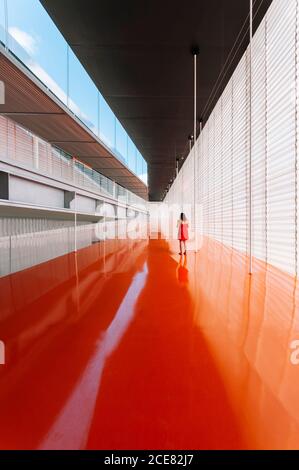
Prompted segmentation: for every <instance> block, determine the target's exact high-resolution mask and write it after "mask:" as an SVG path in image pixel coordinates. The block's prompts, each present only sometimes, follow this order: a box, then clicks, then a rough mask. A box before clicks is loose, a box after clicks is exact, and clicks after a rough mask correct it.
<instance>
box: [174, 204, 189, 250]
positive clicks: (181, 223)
mask: <svg viewBox="0 0 299 470" xmlns="http://www.w3.org/2000/svg"><path fill="white" fill-rule="evenodd" d="M177 226H178V229H179V230H178V239H179V242H180V255H182V254H183V250H182V247H184V255H185V254H186V240H188V238H189V235H188V220H187V217H186V216H185V214H184V212H182V213H181V215H180V219H179V220H178V223H177Z"/></svg>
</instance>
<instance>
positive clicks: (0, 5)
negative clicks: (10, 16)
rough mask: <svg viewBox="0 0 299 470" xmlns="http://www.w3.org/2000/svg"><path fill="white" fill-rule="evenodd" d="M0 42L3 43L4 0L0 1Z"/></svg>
mask: <svg viewBox="0 0 299 470" xmlns="http://www.w3.org/2000/svg"><path fill="white" fill-rule="evenodd" d="M0 41H1V42H2V43H3V44H4V43H5V13H4V0H0Z"/></svg>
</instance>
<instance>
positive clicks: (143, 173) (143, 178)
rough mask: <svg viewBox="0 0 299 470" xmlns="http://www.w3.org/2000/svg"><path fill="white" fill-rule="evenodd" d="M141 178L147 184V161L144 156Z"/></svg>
mask: <svg viewBox="0 0 299 470" xmlns="http://www.w3.org/2000/svg"><path fill="white" fill-rule="evenodd" d="M141 179H142V181H143V182H144V183H145V184H147V163H146V161H145V160H144V158H143V159H142V178H141Z"/></svg>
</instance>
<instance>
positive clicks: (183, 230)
mask: <svg viewBox="0 0 299 470" xmlns="http://www.w3.org/2000/svg"><path fill="white" fill-rule="evenodd" d="M188 238H189V235H188V224H187V223H182V222H181V223H180V225H179V233H178V239H179V240H180V241H182V242H184V241H186V240H188Z"/></svg>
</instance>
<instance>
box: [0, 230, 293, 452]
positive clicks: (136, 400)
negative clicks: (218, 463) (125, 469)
mask: <svg viewBox="0 0 299 470" xmlns="http://www.w3.org/2000/svg"><path fill="white" fill-rule="evenodd" d="M247 265H248V260H247V259H246V257H245V256H244V255H242V254H240V253H239V252H237V251H235V250H232V249H230V248H228V247H225V246H224V245H221V244H220V243H217V242H215V241H212V240H209V239H205V240H204V243H203V247H202V249H201V250H200V251H199V252H198V253H197V254H194V253H191V252H190V253H188V255H187V258H186V259H185V258H183V259H180V258H179V256H178V255H173V254H172V253H171V251H170V250H169V246H168V244H167V243H166V241H164V240H150V241H149V243H148V244H147V242H133V241H110V242H107V243H105V244H103V243H99V244H96V245H94V246H92V247H89V248H87V249H83V250H81V251H79V252H78V253H77V255H74V254H71V255H67V256H64V257H61V258H57V259H55V260H52V261H50V262H48V263H43V264H42V265H39V266H36V267H34V268H31V269H29V270H25V271H22V272H20V273H16V274H13V275H12V276H7V277H5V278H2V279H0V298H1V315H0V331H1V340H3V341H4V342H5V346H6V357H7V361H6V362H7V363H6V365H5V366H1V367H0V415H1V422H0V448H50V449H51V448H78V449H79V448H88V449H105V448H106V449H108V448H109V449H133V448H136V449H138V448H143V449H184V448H186V449H190V448H191V449H239V448H242V449H245V448H252V449H254V448H273V449H277V448H298V447H299V444H298V443H299V424H298V423H299V405H298V402H297V397H298V391H299V366H297V367H296V366H294V364H292V363H291V361H290V354H291V350H290V342H291V341H293V340H296V339H299V322H298V301H297V298H298V289H297V283H296V281H295V279H294V278H292V277H291V276H289V275H287V274H285V273H282V272H281V271H279V270H277V269H275V268H273V267H271V266H268V265H266V264H265V263H262V262H259V261H257V260H254V272H253V275H252V276H248V274H247V268H248V266H247Z"/></svg>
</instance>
